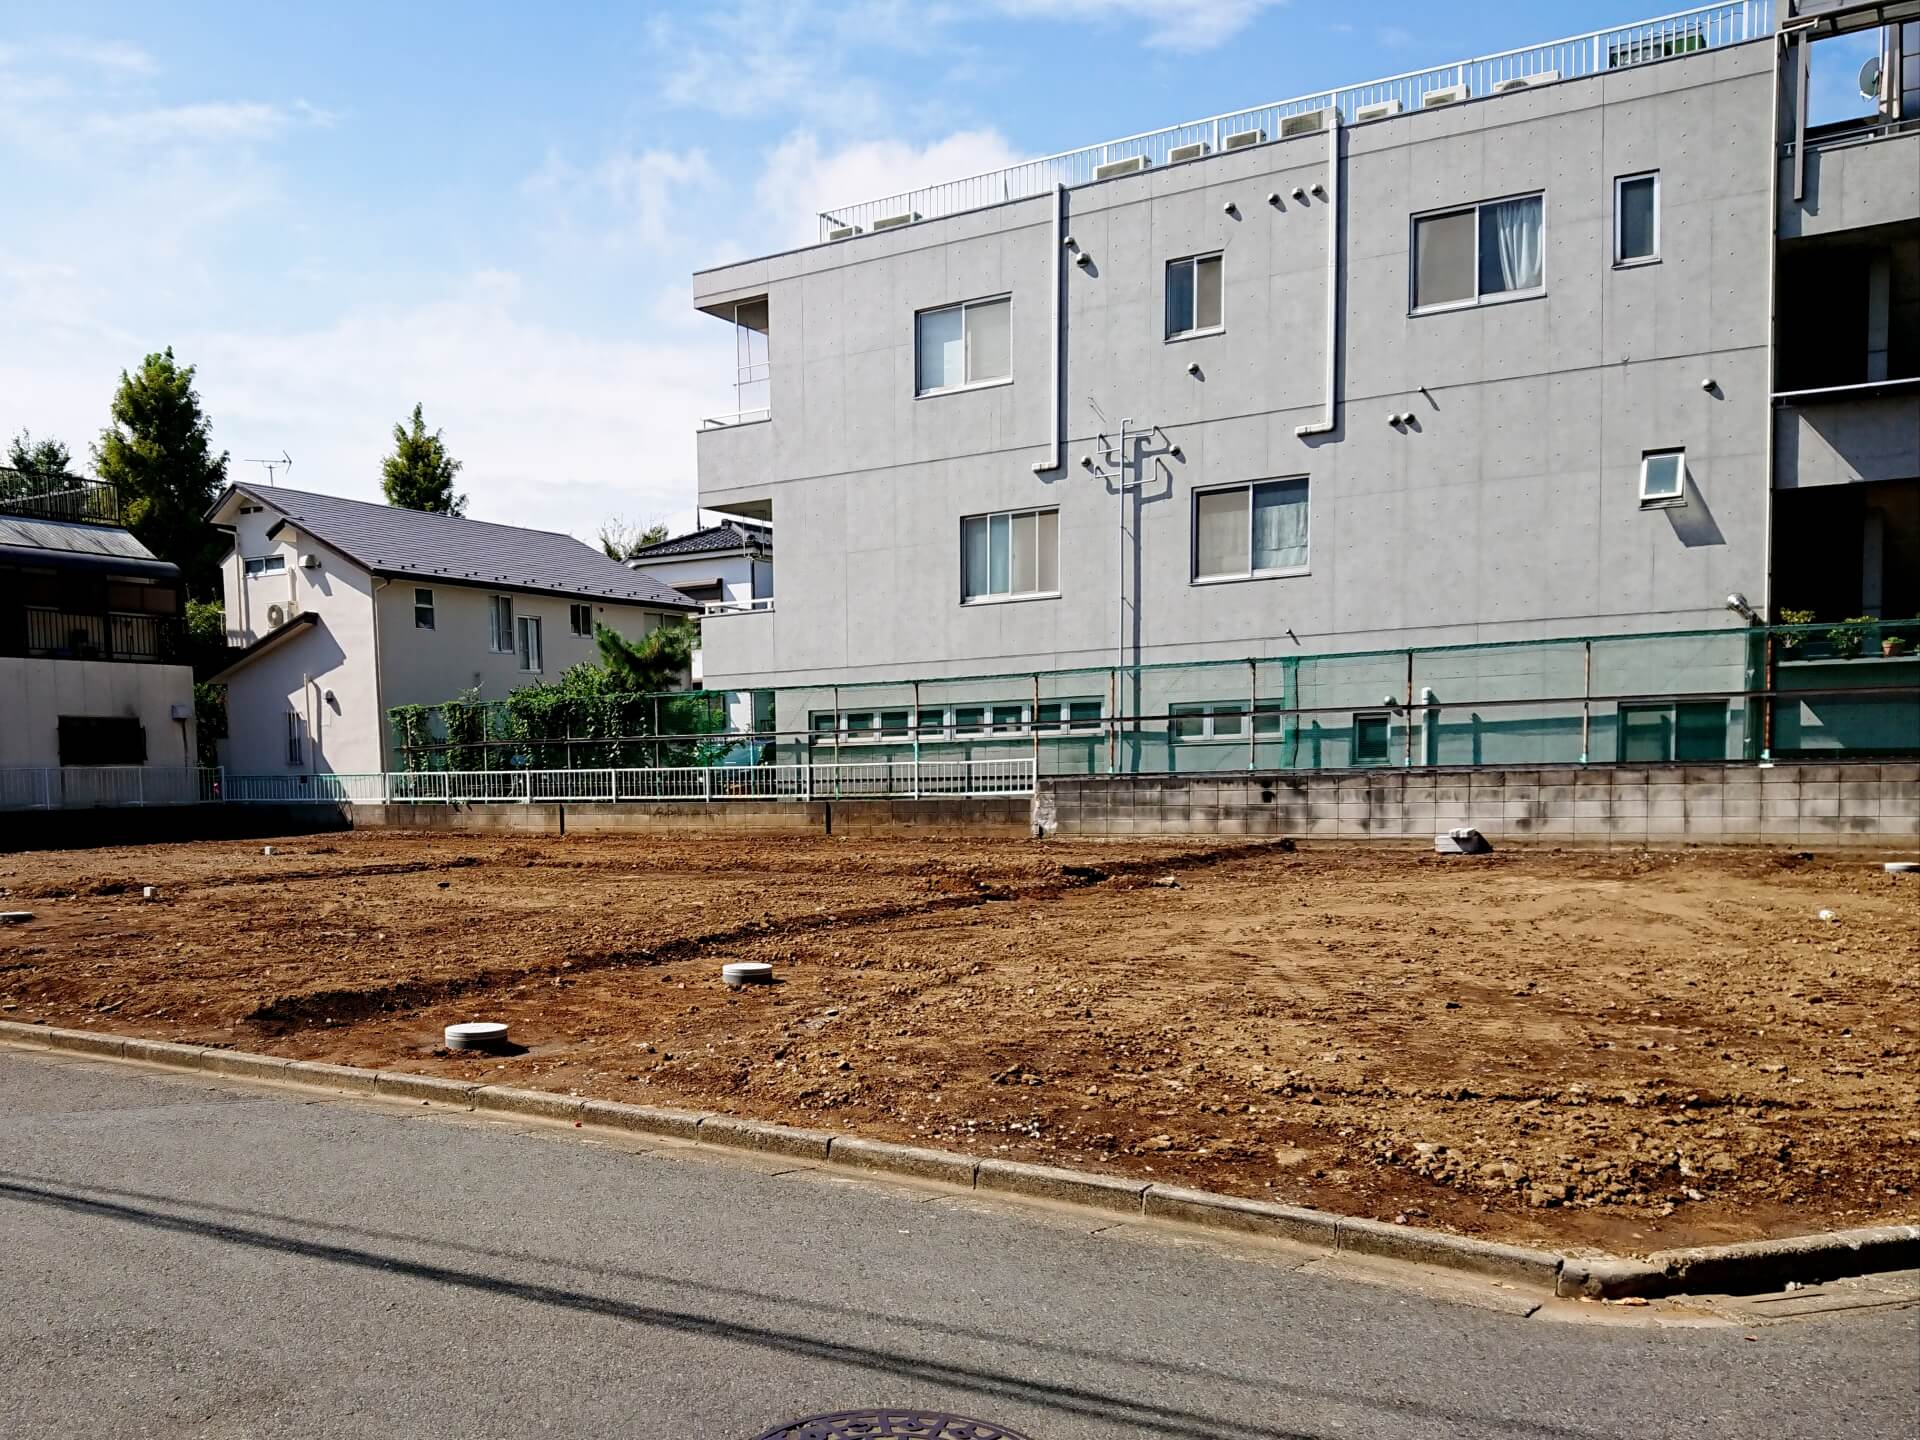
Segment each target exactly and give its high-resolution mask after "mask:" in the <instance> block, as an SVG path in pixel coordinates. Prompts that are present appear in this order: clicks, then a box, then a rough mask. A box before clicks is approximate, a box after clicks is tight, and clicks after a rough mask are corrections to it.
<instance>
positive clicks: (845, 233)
mask: <svg viewBox="0 0 1920 1440" xmlns="http://www.w3.org/2000/svg"><path fill="white" fill-rule="evenodd" d="M859 233H860V227H859V226H858V225H836V226H834V227H833V228H832V229H831V230H829V231H827V239H829V240H851V239H852V238H853V237H854V236H856V235H858V234H859Z"/></svg>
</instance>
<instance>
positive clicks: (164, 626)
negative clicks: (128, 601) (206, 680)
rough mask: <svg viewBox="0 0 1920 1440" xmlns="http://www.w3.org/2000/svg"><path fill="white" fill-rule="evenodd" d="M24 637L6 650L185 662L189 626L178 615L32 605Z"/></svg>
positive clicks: (53, 656) (24, 654)
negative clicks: (91, 610) (88, 610)
mask: <svg viewBox="0 0 1920 1440" xmlns="http://www.w3.org/2000/svg"><path fill="white" fill-rule="evenodd" d="M22 618H23V621H24V623H23V625H22V627H21V631H20V637H19V639H18V640H17V641H16V642H15V643H14V644H12V645H7V646H5V647H0V653H6V654H11V655H13V656H14V657H15V658H25V659H30V660H107V661H113V662H115V663H119V664H144V665H183V664H185V663H186V661H185V659H184V658H183V657H184V656H185V653H186V628H185V625H184V624H183V622H182V621H181V620H180V618H179V617H178V616H173V615H146V614H135V613H130V612H126V611H118V610H114V611H106V612H104V613H103V612H86V611H73V610H60V609H56V608H53V607H50V606H44V605H29V606H26V607H25V608H24V610H23V611H22Z"/></svg>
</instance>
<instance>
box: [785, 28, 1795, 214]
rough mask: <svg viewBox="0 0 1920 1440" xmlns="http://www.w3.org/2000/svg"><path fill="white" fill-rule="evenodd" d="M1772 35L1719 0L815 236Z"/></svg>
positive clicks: (1020, 178)
mask: <svg viewBox="0 0 1920 1440" xmlns="http://www.w3.org/2000/svg"><path fill="white" fill-rule="evenodd" d="M1772 28H1773V5H1772V0H1723V3H1721V4H1717V5H1702V6H1698V7H1696V8H1695V9H1692V10H1683V11H1680V12H1679V13H1677V14H1673V15H1663V16H1660V17H1658V18H1657V19H1653V20H1641V21H1637V22H1635V23H1634V24H1631V25H1619V26H1615V27H1614V28H1613V29H1610V30H1594V31H1590V32H1589V33H1587V34H1585V35H1575V36H1572V37H1570V38H1568V39H1565V40H1553V41H1549V42H1548V43H1546V44H1544V45H1532V46H1528V47H1526V48H1524V49H1520V50H1505V51H1502V52H1501V53H1499V54H1497V55H1483V56H1480V57H1479V58H1478V59H1474V60H1459V61H1455V62H1453V63H1452V64H1448V65H1435V66H1433V67H1431V68H1429V69H1426V70H1410V71H1408V72H1407V73H1406V74H1404V75H1394V76H1390V77H1388V78H1387V79H1385V80H1374V81H1370V82H1368V83H1367V84H1364V85H1355V86H1350V87H1348V88H1346V89H1342V90H1322V91H1319V92H1317V93H1315V94H1312V95H1302V96H1300V97H1299V98H1297V99H1293V100H1281V101H1276V102H1275V103H1273V104H1271V105H1256V106H1254V107H1253V108H1251V109H1247V110H1235V111H1231V112H1229V113H1227V114H1224V115H1213V116H1209V117H1208V118H1207V119H1205V120H1190V121H1188V122H1187V123H1185V124H1183V125H1170V126H1168V127H1167V128H1165V129H1163V130H1150V131H1148V132H1146V133H1145V134H1142V135H1129V136H1127V137H1126V138H1125V139H1123V140H1109V141H1106V142H1104V143H1102V144H1099V145H1088V146H1085V147H1084V148H1082V149H1079V150H1067V151H1062V152H1061V153H1060V154H1058V155H1047V156H1043V157H1041V158H1040V159H1038V160H1027V161H1024V162H1022V163H1021V164H1018V165H1009V166H1007V167H1006V168H1005V169H1001V170H990V171H988V172H987V173H986V174H984V175H973V176H969V177H968V178H966V179H964V180H949V181H946V182H944V183H942V184H938V185H929V186H924V187H922V188H920V189H917V190H907V191H902V192H901V193H899V194H897V195H888V196H883V197H882V198H880V199H877V200H864V201H861V202H860V203H858V204H853V205H838V206H835V207H833V208H832V209H830V210H823V211H821V212H820V216H819V219H820V238H821V239H822V240H827V239H830V238H831V235H832V232H833V231H834V230H836V229H841V228H846V227H858V228H859V229H861V230H871V229H872V228H873V226H874V222H875V221H878V220H885V219H893V220H896V221H898V220H899V219H900V217H904V216H909V215H910V216H913V217H915V218H916V219H934V218H937V217H939V216H942V215H952V214H956V213H958V212H959V211H962V210H973V209H978V208H979V207H981V206H984V205H998V204H1001V203H1003V202H1004V201H1008V200H1022V199H1025V198H1027V197H1029V196H1033V195H1044V194H1046V193H1047V192H1048V191H1050V190H1052V189H1053V187H1054V186H1055V185H1056V184H1061V185H1067V186H1075V185H1085V184H1088V183H1089V182H1091V181H1092V180H1093V179H1094V171H1095V170H1096V169H1097V168H1098V167H1099V166H1101V165H1106V164H1111V163H1112V162H1114V161H1117V160H1128V159H1132V158H1134V157H1136V156H1141V157H1144V158H1145V159H1146V161H1147V163H1148V164H1150V165H1156V166H1157V165H1165V164H1167V163H1168V160H1169V156H1170V154H1171V152H1172V151H1173V150H1174V149H1176V148H1178V147H1180V146H1189V145H1196V144H1198V145H1205V146H1207V147H1208V150H1207V152H1205V153H1211V154H1218V153H1219V152H1220V146H1221V142H1222V141H1223V140H1224V139H1225V138H1226V137H1227V136H1230V135H1232V136H1238V135H1245V134H1248V133H1253V134H1256V135H1258V136H1259V137H1260V141H1256V142H1255V143H1263V142H1265V141H1270V140H1275V139H1277V138H1279V135H1280V122H1281V121H1283V120H1286V119H1288V118H1290V117H1291V116H1295V115H1304V114H1306V113H1308V112H1310V111H1314V110H1325V109H1327V108H1329V107H1332V108H1334V109H1337V110H1339V112H1340V114H1341V117H1342V118H1343V119H1345V120H1347V121H1349V122H1351V121H1352V120H1354V119H1355V118H1356V116H1357V115H1358V113H1359V111H1360V110H1361V108H1362V107H1364V106H1371V105H1391V104H1394V103H1397V104H1398V105H1399V106H1400V108H1401V109H1403V110H1418V109H1420V108H1421V107H1422V103H1423V102H1424V101H1425V99H1426V96H1427V94H1428V92H1429V91H1434V90H1444V89H1449V88H1451V87H1454V86H1463V87H1465V89H1466V96H1465V97H1463V98H1471V97H1479V96H1485V95H1491V94H1494V93H1496V92H1497V91H1499V90H1501V89H1502V88H1505V87H1508V86H1518V85H1524V84H1535V85H1538V84H1547V83H1551V82H1553V81H1558V80H1579V79H1583V78H1585V77H1587V76H1590V75H1602V74H1605V73H1606V72H1608V71H1610V70H1621V69H1625V68H1627V67H1629V66H1633V65H1644V64H1647V63H1648V62H1650V61H1654V60H1666V59H1671V58H1672V57H1674V56H1676V55H1687V54H1692V53H1695V52H1697V51H1701V50H1717V49H1720V48H1722V47H1724V46H1728V45H1738V44H1740V43H1741V42H1743V41H1747V40H1757V39H1759V38H1760V37H1761V36H1763V35H1766V34H1768V33H1769V32H1770V31H1771V30H1772ZM908 223H911V222H908Z"/></svg>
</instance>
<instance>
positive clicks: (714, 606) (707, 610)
mask: <svg viewBox="0 0 1920 1440" xmlns="http://www.w3.org/2000/svg"><path fill="white" fill-rule="evenodd" d="M772 609H773V596H771V595H756V596H755V597H754V598H753V599H751V600H708V601H706V602H705V603H704V604H703V605H702V606H701V612H702V613H703V614H707V615H759V614H766V613H768V612H770V611H772Z"/></svg>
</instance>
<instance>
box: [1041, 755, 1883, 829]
mask: <svg viewBox="0 0 1920 1440" xmlns="http://www.w3.org/2000/svg"><path fill="white" fill-rule="evenodd" d="M1034 821H1035V824H1036V825H1037V826H1038V827H1039V828H1040V829H1041V830H1042V831H1043V832H1044V833H1046V834H1050V835H1051V834H1059V835H1116V836H1117V835H1274V836H1279V835H1292V836H1298V837H1302V838H1307V839H1341V840H1431V839H1432V838H1433V837H1434V836H1435V835H1437V834H1439V833H1440V832H1441V831H1443V830H1448V829H1452V828H1454V827H1456V826H1462V825H1470V826H1472V827H1473V828H1475V829H1477V830H1479V831H1480V832H1481V833H1482V834H1484V835H1486V836H1487V837H1488V838H1489V839H1492V840H1495V841H1500V840H1506V841H1520V840H1536V841H1551V842H1555V843H1575V844H1594V845H1649V844H1652V845H1680V844H1699V845H1729V844H1742V845H1744V844H1766V845H1805V846H1809V847H1817V846H1823V845H1824V846H1828V847H1832V846H1835V845H1859V846H1868V847H1877V848H1881V849H1886V850H1890V851H1892V850H1916V849H1920V765H1913V764H1898V765H1891V764H1890V765H1881V764H1872V763H1855V762H1850V763H1846V764H1835V765H1774V766H1758V765H1731V764H1729V765H1656V766H1612V765H1592V766H1584V767H1577V768H1576V767H1563V766H1533V767H1522V768H1505V769H1475V770H1466V769H1442V768H1435V769H1414V770H1391V771H1387V770H1381V771H1362V772H1354V771H1342V772H1329V773H1313V774H1301V773H1293V774H1242V775H1226V774H1215V775H1165V776H1117V777H1113V778H1107V777H1101V776H1089V777H1075V778H1070V779H1060V780H1045V781H1042V782H1041V793H1040V794H1039V795H1038V796H1037V797H1035V803H1034Z"/></svg>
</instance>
